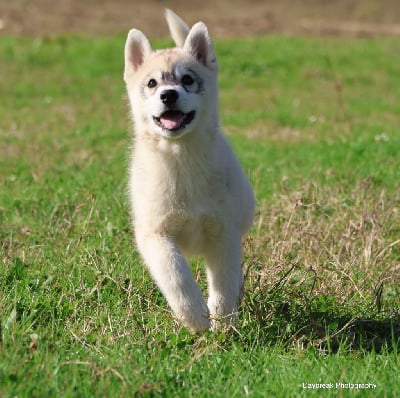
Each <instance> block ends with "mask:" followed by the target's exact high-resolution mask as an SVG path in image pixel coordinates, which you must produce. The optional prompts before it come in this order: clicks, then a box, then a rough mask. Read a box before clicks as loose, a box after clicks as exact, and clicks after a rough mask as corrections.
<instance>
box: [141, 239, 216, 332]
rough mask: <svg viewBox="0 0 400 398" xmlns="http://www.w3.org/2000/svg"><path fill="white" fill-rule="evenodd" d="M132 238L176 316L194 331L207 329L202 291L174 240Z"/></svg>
mask: <svg viewBox="0 0 400 398" xmlns="http://www.w3.org/2000/svg"><path fill="white" fill-rule="evenodd" d="M136 239H137V244H138V248H139V251H140V252H141V254H142V256H143V259H144V262H145V264H146V265H147V267H148V269H149V271H150V273H151V275H152V276H153V278H154V280H155V281H156V283H157V285H158V286H159V288H160V290H161V292H162V293H163V294H164V296H165V298H166V299H167V301H168V304H169V305H170V307H171V308H172V310H173V311H174V313H175V315H176V316H177V318H178V319H179V320H180V321H181V322H182V323H183V324H184V325H185V326H186V327H188V328H189V329H191V330H193V331H195V332H200V331H203V330H206V329H209V328H210V321H209V314H208V308H207V305H206V303H205V300H204V297H203V294H202V292H201V290H200V287H199V285H198V284H197V283H196V281H195V280H194V278H193V275H192V272H191V270H190V269H189V267H188V266H187V264H186V261H185V259H184V257H183V256H182V254H181V253H180V252H179V250H178V248H177V247H176V244H175V242H173V240H172V239H171V238H169V237H166V236H160V235H150V236H149V235H145V236H139V237H138V236H136Z"/></svg>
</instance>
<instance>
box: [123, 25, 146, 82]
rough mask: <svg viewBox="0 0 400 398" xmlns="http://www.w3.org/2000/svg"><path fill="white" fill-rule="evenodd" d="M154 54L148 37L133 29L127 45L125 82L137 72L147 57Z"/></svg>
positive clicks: (129, 34)
mask: <svg viewBox="0 0 400 398" xmlns="http://www.w3.org/2000/svg"><path fill="white" fill-rule="evenodd" d="M152 52H153V49H152V47H151V45H150V42H149V41H148V40H147V37H146V36H145V35H144V34H143V33H142V32H141V31H140V30H137V29H131V30H130V31H129V33H128V38H127V39H126V43H125V71H124V80H125V81H126V78H127V77H128V76H129V75H130V74H132V73H134V72H136V71H137V70H138V68H139V67H140V66H141V65H142V64H143V62H144V60H145V59H146V57H148V56H149V55H150V54H151V53H152Z"/></svg>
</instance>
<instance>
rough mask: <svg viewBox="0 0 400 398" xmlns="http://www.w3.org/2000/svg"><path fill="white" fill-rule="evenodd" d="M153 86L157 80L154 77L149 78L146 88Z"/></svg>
mask: <svg viewBox="0 0 400 398" xmlns="http://www.w3.org/2000/svg"><path fill="white" fill-rule="evenodd" d="M155 86H157V81H156V79H150V80H149V81H148V83H147V87H148V88H154V87H155Z"/></svg>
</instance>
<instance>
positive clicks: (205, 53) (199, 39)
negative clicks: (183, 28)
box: [183, 22, 218, 69]
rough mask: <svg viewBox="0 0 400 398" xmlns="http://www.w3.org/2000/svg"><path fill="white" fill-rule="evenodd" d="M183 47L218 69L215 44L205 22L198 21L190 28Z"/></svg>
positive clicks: (206, 64)
mask: <svg viewBox="0 0 400 398" xmlns="http://www.w3.org/2000/svg"><path fill="white" fill-rule="evenodd" d="M183 49H184V50H186V51H188V52H189V53H190V54H192V55H193V56H194V57H195V58H196V59H197V60H198V61H199V62H201V63H202V64H203V65H205V66H206V67H207V68H209V69H218V64H217V59H216V56H215V50H214V44H213V42H212V40H211V37H210V35H209V33H208V29H207V26H206V25H205V24H204V23H203V22H197V23H196V24H195V25H193V27H192V29H191V30H190V32H189V34H188V37H187V38H186V40H185V44H184V45H183Z"/></svg>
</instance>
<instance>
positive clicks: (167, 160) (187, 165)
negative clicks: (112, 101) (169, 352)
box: [124, 10, 254, 331]
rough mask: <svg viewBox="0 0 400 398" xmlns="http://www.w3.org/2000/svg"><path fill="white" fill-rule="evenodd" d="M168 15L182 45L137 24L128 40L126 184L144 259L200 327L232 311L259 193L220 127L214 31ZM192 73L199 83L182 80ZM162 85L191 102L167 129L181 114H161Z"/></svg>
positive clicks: (188, 322) (174, 304) (183, 316)
mask: <svg viewBox="0 0 400 398" xmlns="http://www.w3.org/2000/svg"><path fill="white" fill-rule="evenodd" d="M166 18H167V22H168V25H169V28H170V32H171V35H172V37H173V39H174V41H175V42H176V44H177V48H173V49H166V50H159V51H153V49H152V47H151V45H150V43H149V41H148V40H147V38H146V37H145V36H144V35H143V33H141V32H140V31H138V30H135V29H133V30H131V31H130V32H129V34H128V38H127V41H126V45H125V72H124V80H125V82H126V87H127V92H128V97H129V100H130V105H131V110H132V115H133V121H134V125H135V139H134V149H133V155H132V159H131V164H130V179H129V192H130V200H131V205H132V210H133V218H134V227H135V236H136V242H137V247H138V249H139V251H140V253H141V255H142V258H143V260H144V263H145V264H146V266H147V267H148V269H149V271H150V273H151V274H152V276H153V278H154V279H155V281H156V282H157V284H158V286H159V287H160V289H161V291H162V293H163V294H164V295H165V297H166V299H167V301H168V303H169V305H170V307H171V308H172V310H173V311H174V313H175V315H176V317H177V318H178V319H179V320H180V321H181V322H182V323H183V324H184V325H185V326H186V327H188V328H190V329H191V330H193V331H202V330H205V329H208V328H210V327H212V328H214V327H216V325H217V324H218V322H222V323H225V324H227V323H230V322H234V320H235V314H236V312H237V306H238V304H239V301H240V297H241V289H242V285H243V275H242V270H241V240H242V236H243V235H244V234H245V233H246V232H247V231H248V229H249V228H250V226H251V224H252V220H253V213H254V196H253V192H252V189H251V186H250V184H249V182H248V180H247V178H246V176H245V175H244V173H243V171H242V169H241V167H240V165H239V163H238V161H237V160H236V158H235V156H234V154H233V152H232V150H231V148H230V147H229V145H228V143H227V141H226V140H225V138H224V136H223V135H222V133H221V131H220V129H219V119H218V106H217V102H218V88H217V74H218V65H217V62H216V57H215V52H214V47H213V43H212V41H211V38H210V36H209V34H208V30H207V28H206V26H205V25H204V24H203V23H202V22H199V23H197V24H195V25H194V26H193V27H192V28H191V29H189V27H188V26H187V25H186V24H185V23H184V22H183V21H182V20H181V19H180V18H179V17H178V16H176V15H175V14H174V13H173V12H172V11H168V10H167V12H166ZM187 74H189V75H190V76H191V77H193V79H192V80H193V81H194V82H193V83H192V82H191V80H190V79H189V84H188V85H185V84H186V82H187V79H188V78H187ZM152 79H153V80H154V81H155V83H156V86H154V87H153V85H154V82H153V81H150V80H152ZM185 79H186V80H185ZM165 90H173V91H176V92H177V93H178V94H177V95H178V99H177V101H176V104H174V107H175V108H177V109H179V111H180V112H182V114H185V115H186V116H187V115H188V114H189V112H191V111H193V114H194V115H195V116H194V117H193V119H192V120H190V121H189V122H188V123H187V125H185V124H184V123H183V122H182V125H181V127H179V128H177V129H171V128H166V127H168V126H170V125H171V123H172V124H173V125H175V124H176V123H178V124H179V123H180V121H178V122H176V121H174V120H173V121H169V122H168V121H167V122H165V121H163V112H165V111H166V106H165V104H163V102H162V101H161V100H160V97H161V96H162V93H163V92H164V91H165ZM160 120H161V121H160ZM166 123H169V124H166ZM192 255H200V256H203V257H204V259H205V260H206V265H207V281H208V303H207V304H206V301H205V299H204V296H203V294H202V292H201V290H200V288H199V286H198V284H197V283H196V281H195V280H194V278H193V275H192V272H191V270H190V268H189V267H188V264H187V259H188V258H189V257H190V256H192Z"/></svg>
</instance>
